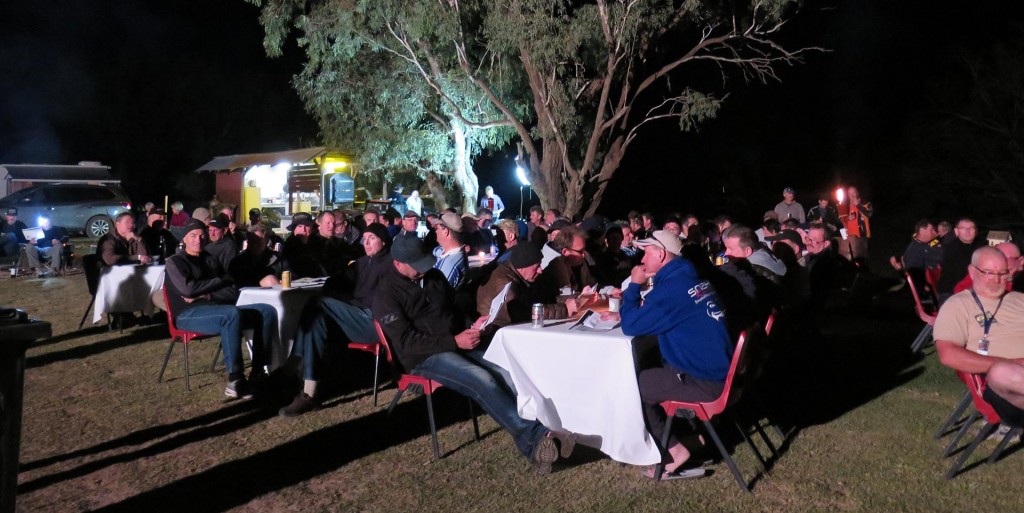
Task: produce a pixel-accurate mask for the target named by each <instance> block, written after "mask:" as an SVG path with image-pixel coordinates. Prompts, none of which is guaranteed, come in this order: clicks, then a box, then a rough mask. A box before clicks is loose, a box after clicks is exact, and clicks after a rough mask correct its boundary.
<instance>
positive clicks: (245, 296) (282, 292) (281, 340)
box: [235, 280, 323, 370]
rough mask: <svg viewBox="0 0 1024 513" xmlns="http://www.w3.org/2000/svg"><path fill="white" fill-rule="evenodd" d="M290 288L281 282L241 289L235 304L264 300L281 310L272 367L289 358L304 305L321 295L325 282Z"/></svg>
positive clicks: (262, 301)
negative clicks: (272, 285)
mask: <svg viewBox="0 0 1024 513" xmlns="http://www.w3.org/2000/svg"><path fill="white" fill-rule="evenodd" d="M299 285H300V286H295V287H292V288H290V289H284V288H281V286H280V285H278V286H275V287H270V288H260V287H246V288H243V289H242V290H241V291H240V294H239V295H238V301H236V302H235V306H243V305H251V304H254V303H264V304H268V305H270V306H272V307H274V309H275V310H277V332H275V333H274V334H273V340H272V341H271V344H270V348H271V349H270V370H274V369H277V368H278V367H280V366H281V365H284V363H285V362H286V361H287V360H288V355H289V354H290V353H291V350H292V343H293V342H294V341H295V332H296V330H297V329H298V327H299V316H300V315H301V314H302V308H303V307H305V306H306V302H307V301H309V299H310V298H312V297H315V296H318V295H320V291H321V290H322V289H323V281H322V280H321V281H315V282H310V283H305V284H299Z"/></svg>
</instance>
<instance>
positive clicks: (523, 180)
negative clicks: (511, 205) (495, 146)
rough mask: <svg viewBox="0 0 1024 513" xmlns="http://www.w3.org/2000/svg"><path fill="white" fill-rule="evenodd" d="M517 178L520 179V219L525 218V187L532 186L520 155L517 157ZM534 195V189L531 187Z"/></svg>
mask: <svg viewBox="0 0 1024 513" xmlns="http://www.w3.org/2000/svg"><path fill="white" fill-rule="evenodd" d="M516 178H518V179H519V219H522V218H523V187H529V186H530V179H529V178H527V176H526V168H525V167H523V165H522V164H520V163H519V157H516ZM530 193H531V196H532V193H533V189H530Z"/></svg>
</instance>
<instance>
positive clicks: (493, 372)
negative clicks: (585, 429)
mask: <svg viewBox="0 0 1024 513" xmlns="http://www.w3.org/2000/svg"><path fill="white" fill-rule="evenodd" d="M391 257H392V259H393V260H394V264H393V265H394V267H393V268H392V269H391V270H390V271H389V272H388V273H386V275H385V277H384V278H383V279H382V281H381V284H380V286H379V288H378V291H377V295H376V296H375V297H374V301H373V308H372V311H373V317H374V319H376V320H377V322H379V323H380V325H381V328H382V329H383V330H384V334H385V335H386V336H387V338H388V341H390V343H391V348H392V350H393V351H394V353H395V357H396V358H397V360H398V362H399V363H400V364H401V366H402V368H404V369H407V371H408V372H411V373H413V374H416V375H419V376H423V377H425V378H428V379H432V380H434V381H437V382H439V383H441V384H443V385H444V386H446V387H448V388H451V389H452V390H455V391H456V392H458V393H460V394H462V395H464V396H466V397H469V398H470V399H472V400H473V401H475V402H476V403H477V404H479V405H480V407H481V408H483V409H484V411H486V412H487V414H488V415H490V416H491V417H492V418H493V419H494V420H495V422H497V423H498V424H499V425H500V426H501V427H503V428H504V429H505V430H506V431H508V432H509V434H510V435H512V438H513V440H515V443H516V447H517V448H518V449H519V451H520V452H521V453H522V454H523V455H524V456H526V457H527V458H530V461H531V462H532V463H533V465H534V468H535V469H536V470H537V472H538V473H541V474H546V473H549V472H551V464H552V463H554V462H555V461H557V460H558V458H559V456H561V457H562V458H567V457H569V455H570V454H571V453H572V450H573V447H574V446H575V445H576V435H574V434H571V433H566V432H554V431H551V430H550V429H548V428H546V427H544V425H543V424H541V423H540V422H538V421H536V420H525V419H523V418H522V417H520V416H519V413H518V411H517V409H516V396H515V393H514V392H513V391H512V389H511V386H510V385H509V384H508V382H507V381H506V380H505V378H504V377H503V375H502V374H503V373H502V369H501V368H500V367H496V366H495V365H494V364H492V363H490V362H488V361H486V360H484V358H483V355H484V352H483V351H482V350H479V349H477V345H478V344H479V343H480V329H479V326H480V325H482V324H483V323H484V322H485V321H486V320H487V318H486V317H482V318H481V319H480V320H479V321H478V322H477V323H476V324H475V325H474V326H473V327H471V328H469V329H462V328H463V327H464V326H465V324H464V323H462V322H460V321H459V319H458V318H457V317H458V316H457V315H456V314H455V308H454V303H453V301H452V299H453V295H454V290H453V289H452V288H451V285H449V284H448V281H447V280H446V279H445V277H444V274H443V273H441V271H440V270H437V269H434V268H433V266H434V263H435V258H434V256H432V255H430V254H429V253H426V252H424V251H423V249H422V246H421V243H420V241H419V240H418V239H416V238H413V237H399V238H398V239H396V240H395V241H394V244H393V247H392V249H391Z"/></svg>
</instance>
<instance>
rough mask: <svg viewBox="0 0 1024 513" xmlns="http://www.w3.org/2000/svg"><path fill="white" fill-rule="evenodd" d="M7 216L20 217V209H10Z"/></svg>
mask: <svg viewBox="0 0 1024 513" xmlns="http://www.w3.org/2000/svg"><path fill="white" fill-rule="evenodd" d="M6 215H9V216H16V215H18V209H16V208H14V207H11V208H8V209H7V213H6Z"/></svg>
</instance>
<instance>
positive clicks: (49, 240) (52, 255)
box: [25, 217, 70, 278]
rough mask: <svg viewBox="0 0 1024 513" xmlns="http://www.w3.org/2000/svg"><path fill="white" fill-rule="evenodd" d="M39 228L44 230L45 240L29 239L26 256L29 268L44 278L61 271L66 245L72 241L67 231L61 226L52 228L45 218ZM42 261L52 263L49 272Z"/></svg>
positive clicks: (40, 221) (40, 220) (40, 222)
mask: <svg viewBox="0 0 1024 513" xmlns="http://www.w3.org/2000/svg"><path fill="white" fill-rule="evenodd" d="M39 227H40V228H42V229H43V238H42V239H39V240H36V239H29V240H28V244H29V245H28V247H26V248H25V256H26V257H28V266H29V267H31V268H33V269H36V273H37V275H38V276H39V277H40V278H42V277H46V276H50V275H52V274H53V273H54V272H55V271H57V270H59V269H60V265H61V260H62V259H63V258H64V243H65V242H67V241H68V240H70V239H69V238H68V231H67V230H65V229H64V228H61V227H60V226H51V225H50V220H49V219H47V218H45V217H43V218H40V219H39ZM42 261H49V262H50V270H49V271H47V270H45V269H43V265H42V264H41V262H42Z"/></svg>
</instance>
